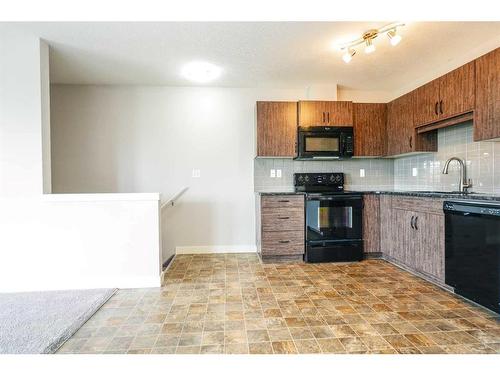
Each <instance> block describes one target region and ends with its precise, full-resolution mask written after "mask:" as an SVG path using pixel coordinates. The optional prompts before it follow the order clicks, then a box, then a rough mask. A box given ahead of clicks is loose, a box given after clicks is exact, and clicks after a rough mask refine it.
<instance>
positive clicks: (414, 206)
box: [392, 196, 444, 215]
mask: <svg viewBox="0 0 500 375" xmlns="http://www.w3.org/2000/svg"><path fill="white" fill-rule="evenodd" d="M443 201H444V199H440V198H407V197H397V196H393V197H392V207H393V208H399V209H402V210H409V211H419V212H427V213H432V214H438V215H443V214H444V213H443Z"/></svg>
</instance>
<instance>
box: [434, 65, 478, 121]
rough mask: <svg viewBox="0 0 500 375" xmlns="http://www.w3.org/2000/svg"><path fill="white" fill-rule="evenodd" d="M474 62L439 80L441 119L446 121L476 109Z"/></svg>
mask: <svg viewBox="0 0 500 375" xmlns="http://www.w3.org/2000/svg"><path fill="white" fill-rule="evenodd" d="M474 71H475V66H474V61H473V62H470V63H468V64H465V65H463V66H461V67H460V68H458V69H455V70H453V71H451V72H449V73H447V74H445V75H444V76H442V77H441V78H440V79H439V97H440V101H439V117H440V119H445V118H449V117H453V116H457V115H461V114H463V113H467V112H470V111H472V110H473V109H474V104H475V101H474Z"/></svg>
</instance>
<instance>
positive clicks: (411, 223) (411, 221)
mask: <svg viewBox="0 0 500 375" xmlns="http://www.w3.org/2000/svg"><path fill="white" fill-rule="evenodd" d="M413 220H415V216H412V217H411V220H410V225H411V227H412V229H415V227H414V226H413Z"/></svg>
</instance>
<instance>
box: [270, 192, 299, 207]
mask: <svg viewBox="0 0 500 375" xmlns="http://www.w3.org/2000/svg"><path fill="white" fill-rule="evenodd" d="M261 205H262V209H264V208H286V207H297V208H298V207H300V208H302V209H304V196H303V195H264V196H262V197H261Z"/></svg>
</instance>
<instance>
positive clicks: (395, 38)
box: [387, 29, 401, 46]
mask: <svg viewBox="0 0 500 375" xmlns="http://www.w3.org/2000/svg"><path fill="white" fill-rule="evenodd" d="M387 36H388V37H389V41H390V43H391V45H393V46H396V45H398V44H399V42H401V35H399V34H396V29H394V30H390V31H388V32H387Z"/></svg>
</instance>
